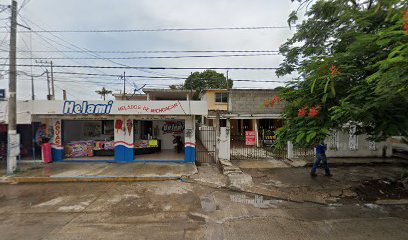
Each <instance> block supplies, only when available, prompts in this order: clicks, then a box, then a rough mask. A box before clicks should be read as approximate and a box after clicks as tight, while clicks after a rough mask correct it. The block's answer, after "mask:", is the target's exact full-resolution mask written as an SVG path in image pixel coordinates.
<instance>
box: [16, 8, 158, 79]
mask: <svg viewBox="0 0 408 240" xmlns="http://www.w3.org/2000/svg"><path fill="white" fill-rule="evenodd" d="M19 16H20V17H21V18H22V20H24V19H26V20H27V21H29V22H31V23H32V24H34V25H35V26H37V27H38V28H40V29H42V30H43V31H44V32H47V30H45V29H44V28H42V27H41V26H39V25H38V24H36V23H34V22H33V21H31V20H30V19H27V18H25V17H24V16H21V15H19ZM48 33H49V34H50V35H52V36H53V37H55V38H57V39H58V40H60V41H62V42H64V43H67V44H69V45H70V46H72V47H74V48H76V50H78V49H79V50H81V51H85V52H86V53H87V54H89V55H91V56H93V57H98V58H100V60H105V61H108V62H111V63H113V64H116V65H119V66H123V67H127V65H126V64H122V63H119V62H116V61H113V60H110V59H107V58H104V57H103V56H101V55H99V54H97V53H94V52H92V51H91V50H89V49H87V48H81V47H78V46H77V45H75V44H73V43H70V42H68V41H66V40H64V39H62V38H60V37H59V36H58V35H56V34H53V33H51V32H48ZM36 34H37V35H39V36H40V37H41V34H39V33H36ZM53 42H55V43H56V44H59V45H62V46H64V47H66V48H68V49H70V50H74V49H72V48H70V47H67V46H65V45H63V44H60V43H58V42H56V41H53ZM56 50H59V49H57V48H56ZM62 54H64V53H62ZM64 55H65V54H64ZM139 70H140V69H139ZM98 71H99V72H101V70H98ZM140 71H142V72H147V73H151V74H156V75H163V74H161V73H155V72H152V71H147V70H140Z"/></svg>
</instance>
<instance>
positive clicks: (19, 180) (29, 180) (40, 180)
mask: <svg viewBox="0 0 408 240" xmlns="http://www.w3.org/2000/svg"><path fill="white" fill-rule="evenodd" d="M181 178H182V177H61V178H55V177H10V178H9V179H7V180H6V181H4V182H3V183H8V184H18V183H70V182H148V181H168V180H179V179H181Z"/></svg>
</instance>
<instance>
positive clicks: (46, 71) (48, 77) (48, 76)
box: [45, 69, 51, 100]
mask: <svg viewBox="0 0 408 240" xmlns="http://www.w3.org/2000/svg"><path fill="white" fill-rule="evenodd" d="M45 73H46V74H47V89H48V95H47V100H51V88H50V75H49V73H48V69H46V70H45Z"/></svg>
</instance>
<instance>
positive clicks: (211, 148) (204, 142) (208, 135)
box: [195, 126, 217, 163]
mask: <svg viewBox="0 0 408 240" xmlns="http://www.w3.org/2000/svg"><path fill="white" fill-rule="evenodd" d="M195 136H196V162H199V163H214V162H215V159H216V141H217V140H216V139H217V138H216V133H215V128H214V127H209V126H201V127H199V126H197V127H196V133H195Z"/></svg>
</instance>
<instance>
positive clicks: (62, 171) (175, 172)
mask: <svg viewBox="0 0 408 240" xmlns="http://www.w3.org/2000/svg"><path fill="white" fill-rule="evenodd" d="M195 173H197V168H196V166H195V164H191V163H190V164H187V163H182V164H181V163H51V164H40V165H38V166H36V167H31V168H30V167H28V168H27V167H25V166H22V170H21V171H20V172H18V173H16V174H15V175H12V176H5V177H2V179H1V181H0V182H5V183H39V182H96V181H159V180H170V179H180V178H181V177H186V176H191V175H193V174H195Z"/></svg>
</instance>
